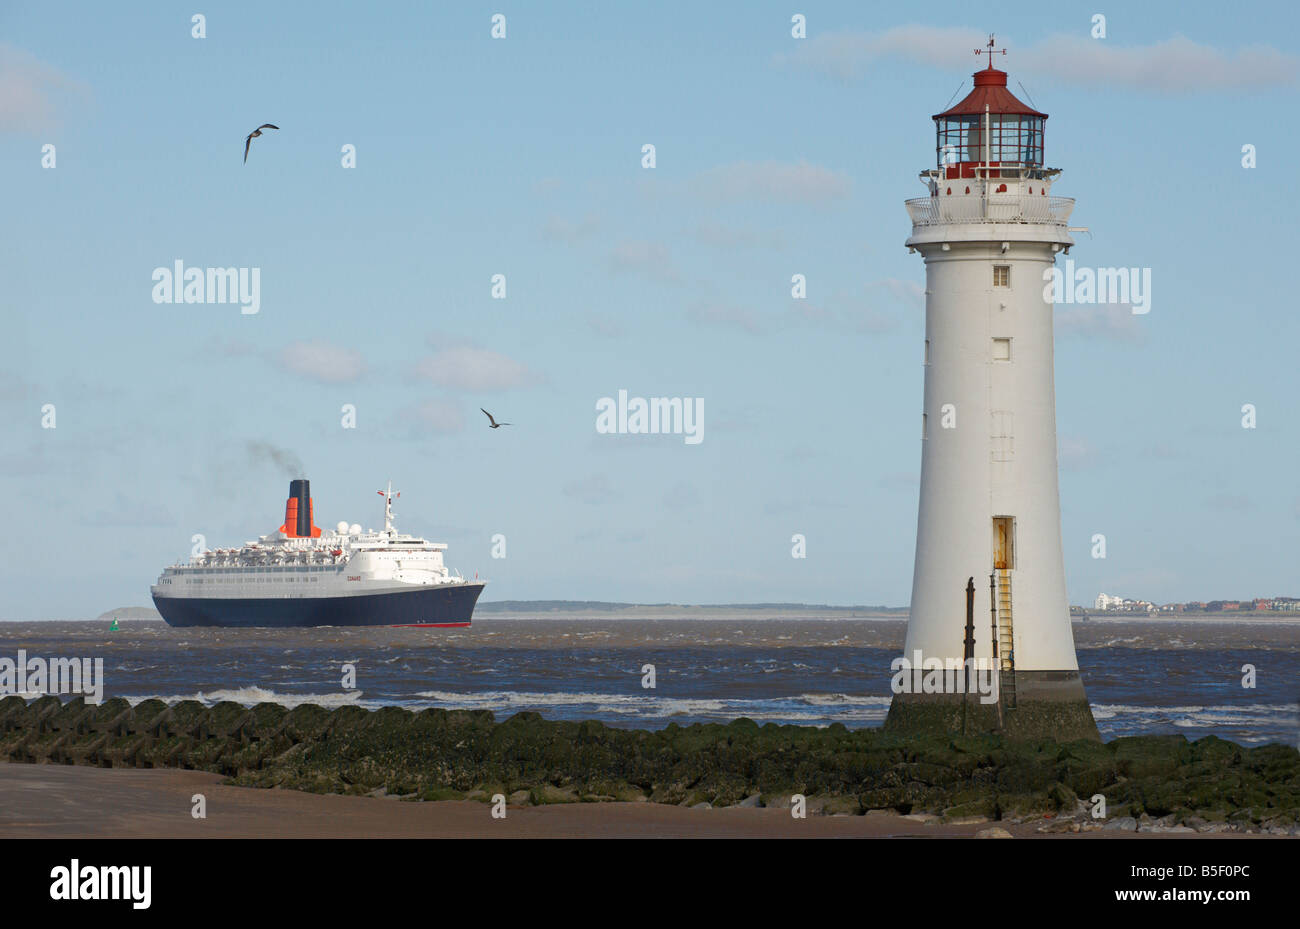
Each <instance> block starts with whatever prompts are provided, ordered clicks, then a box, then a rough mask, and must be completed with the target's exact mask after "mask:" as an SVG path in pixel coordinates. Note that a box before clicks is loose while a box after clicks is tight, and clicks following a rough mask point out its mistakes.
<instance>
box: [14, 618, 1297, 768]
mask: <svg viewBox="0 0 1300 929" xmlns="http://www.w3.org/2000/svg"><path fill="white" fill-rule="evenodd" d="M903 634H904V624H903V623H902V622H901V621H890V620H862V619H826V620H823V619H797V620H782V619H753V618H743V617H742V618H740V619H735V620H731V619H709V620H691V619H675V620H663V619H659V620H633V619H626V618H620V619H590V618H577V617H572V618H554V617H553V616H549V615H548V616H547V617H546V618H540V617H538V618H526V619H519V618H511V619H494V618H493V619H476V620H475V623H474V626H473V627H472V628H471V629H463V630H430V629H388V628H370V629H287V630H270V629H252V630H238V631H236V630H228V629H172V628H170V627H169V626H167V625H165V624H163V623H161V622H123V623H122V624H121V629H119V630H118V631H116V632H109V631H108V627H107V625H106V624H105V623H103V622H93V623H84V622H83V623H74V622H40V623H0V657H11V658H12V657H16V653H17V650H18V649H20V648H21V649H26V651H27V653H28V655H29V656H32V655H39V656H41V657H46V658H51V657H91V658H103V659H104V670H105V678H106V681H105V697H106V698H107V697H119V696H120V697H126V698H128V699H129V700H132V701H139V700H143V699H146V698H148V697H162V698H163V699H167V700H177V699H184V698H197V699H200V700H203V701H205V702H216V701H219V700H235V701H239V702H243V703H249V704H251V703H256V702H259V701H263V700H266V701H275V702H278V703H283V704H285V705H287V706H293V705H296V704H298V703H303V702H311V703H319V704H322V705H325V706H338V705H343V704H356V705H359V706H365V707H377V706H385V705H396V706H404V707H408V708H412V709H422V708H425V707H430V706H437V707H446V708H472V709H489V710H492V711H493V712H494V713H496V714H497V716H498V718H504V717H506V716H508V715H510V714H512V713H515V712H519V711H521V710H534V711H536V712H539V713H541V714H542V715H543V716H546V717H549V718H555V719H600V720H603V721H605V722H607V723H609V724H611V725H621V726H632V727H644V728H658V727H661V726H664V725H667V724H668V723H670V722H676V723H680V724H683V725H685V724H689V723H693V722H717V721H724V722H725V721H729V720H731V719H734V718H736V717H737V716H747V717H749V718H750V719H754V720H757V721H759V722H778V723H798V724H803V725H829V724H830V723H834V722H839V723H843V724H844V725H846V726H848V727H850V728H859V727H865V726H878V725H880V724H881V723H882V722H883V720H884V718H885V713H886V712H887V711H888V709H889V701H890V691H889V670H888V669H889V662H890V661H891V660H892V659H893V658H894V657H895V656H896V655H898V654H899V652H900V650H901V648H902V644H903ZM1074 634H1075V641H1076V645H1077V648H1078V655H1079V665H1080V668H1081V670H1082V672H1083V675H1084V680H1085V684H1086V686H1087V690H1088V696H1089V699H1090V700H1091V701H1092V704H1093V713H1094V715H1095V716H1096V718H1097V723H1098V725H1099V726H1100V727H1101V731H1102V735H1103V737H1104V738H1107V739H1110V738H1114V737H1116V736H1120V735H1136V734H1150V733H1173V732H1178V733H1182V734H1184V735H1186V736H1187V737H1188V738H1199V737H1201V736H1203V735H1208V734H1214V735H1218V736H1221V737H1222V738H1226V739H1231V740H1233V741H1236V742H1242V743H1261V742H1272V741H1282V742H1287V743H1290V744H1297V743H1298V742H1300V708H1298V706H1297V704H1298V702H1300V622H1294V621H1291V622H1285V621H1264V622H1256V623H1251V622H1243V621H1233V622H1229V623H1206V622H1186V621H1166V620H1160V621H1156V622H1133V621H1105V620H1103V621H1092V622H1087V623H1076V624H1075V626H1074ZM347 664H351V665H353V666H355V669H356V687H355V689H353V690H344V689H343V688H342V686H341V685H342V678H343V668H344V665H347ZM647 664H652V665H654V667H655V676H656V687H655V689H653V690H649V689H645V688H643V687H642V676H643V671H642V668H643V667H644V666H645V665H647ZM1246 664H1250V665H1253V666H1255V668H1256V673H1257V686H1256V687H1255V689H1253V690H1252V689H1245V688H1243V687H1242V683H1241V681H1242V670H1241V669H1242V666H1243V665H1246Z"/></svg>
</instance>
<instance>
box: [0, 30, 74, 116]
mask: <svg viewBox="0 0 1300 929" xmlns="http://www.w3.org/2000/svg"><path fill="white" fill-rule="evenodd" d="M87 93H88V87H87V85H85V84H84V83H82V82H81V81H78V80H76V79H74V78H71V77H69V76H67V75H66V74H64V73H63V72H62V71H60V70H59V69H57V68H54V67H52V66H50V65H47V64H45V63H44V62H42V61H39V60H37V59H36V58H35V57H34V56H33V55H30V54H28V53H27V52H25V51H23V50H22V49H20V48H17V47H15V46H13V45H10V44H8V43H6V42H0V130H8V131H20V132H41V131H44V130H46V129H49V128H51V127H53V126H54V125H55V124H56V123H57V122H58V120H57V114H58V110H59V108H60V106H61V104H62V102H63V100H64V99H66V96H67V95H75V96H84V95H86V94H87Z"/></svg>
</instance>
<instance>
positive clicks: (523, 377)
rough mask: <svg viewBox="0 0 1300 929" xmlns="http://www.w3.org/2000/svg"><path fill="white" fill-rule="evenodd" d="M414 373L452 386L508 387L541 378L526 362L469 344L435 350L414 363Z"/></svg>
mask: <svg viewBox="0 0 1300 929" xmlns="http://www.w3.org/2000/svg"><path fill="white" fill-rule="evenodd" d="M416 373H417V374H419V376H421V377H423V378H425V379H427V380H429V381H431V382H433V383H434V384H437V385H438V386H439V387H446V388H449V389H451V390H510V389H512V388H515V387H526V386H528V385H529V384H535V383H537V382H538V380H540V379H539V378H538V377H537V375H535V374H534V373H533V372H532V371H531V370H529V368H528V366H527V365H524V364H521V363H520V362H518V361H515V360H514V359H513V358H507V357H506V356H505V355H502V354H499V353H498V352H493V351H489V350H488V349H485V348H475V347H473V346H470V345H459V346H453V347H451V348H445V349H443V350H441V351H439V352H436V353H435V354H433V355H432V356H430V357H428V358H425V359H423V360H422V361H421V362H420V363H419V364H418V365H417V366H416Z"/></svg>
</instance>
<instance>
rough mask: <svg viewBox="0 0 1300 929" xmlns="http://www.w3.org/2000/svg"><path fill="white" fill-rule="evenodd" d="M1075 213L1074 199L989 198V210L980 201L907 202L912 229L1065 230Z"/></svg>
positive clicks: (926, 199)
mask: <svg viewBox="0 0 1300 929" xmlns="http://www.w3.org/2000/svg"><path fill="white" fill-rule="evenodd" d="M1073 210H1074V199H1073V198H1072V197H1035V196H1032V195H1028V194H990V195H989V197H988V208H987V209H985V205H984V200H983V199H982V198H980V197H917V198H916V199H915V200H908V201H907V213H908V215H909V216H911V217H912V225H913V226H936V225H939V224H940V223H1048V224H1050V225H1054V226H1065V225H1068V224H1069V222H1070V213H1071V212H1072V211H1073Z"/></svg>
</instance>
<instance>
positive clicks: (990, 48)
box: [975, 32, 1007, 68]
mask: <svg viewBox="0 0 1300 929" xmlns="http://www.w3.org/2000/svg"><path fill="white" fill-rule="evenodd" d="M994 44H995V43H994V42H993V33H991V32H990V33H989V45H988V56H989V67H990V68H991V67H993V56H994V55H996V54H998V52H1001V53H1002V54H1003V55H1005V54H1006V53H1007V50H1006V49H1005V48H998V49H995V48H994V47H993V46H994ZM975 54H976V55H983V54H984V49H982V48H977V49H975Z"/></svg>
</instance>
